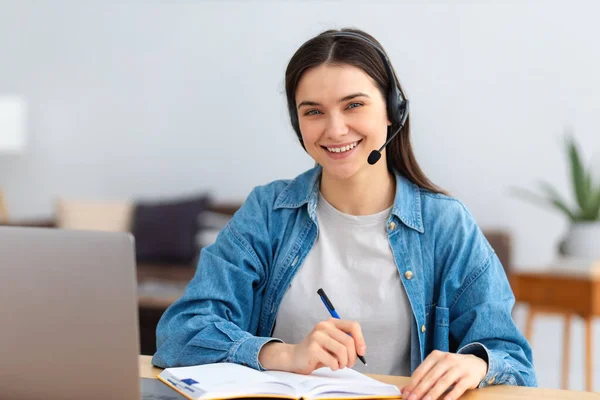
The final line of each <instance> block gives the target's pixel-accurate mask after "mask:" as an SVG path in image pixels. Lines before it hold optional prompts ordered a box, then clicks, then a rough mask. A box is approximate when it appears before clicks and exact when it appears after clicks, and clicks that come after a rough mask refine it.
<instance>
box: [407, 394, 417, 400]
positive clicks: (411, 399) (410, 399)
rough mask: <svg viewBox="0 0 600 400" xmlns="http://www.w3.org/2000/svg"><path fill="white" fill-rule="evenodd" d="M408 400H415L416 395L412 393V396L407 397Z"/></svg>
mask: <svg viewBox="0 0 600 400" xmlns="http://www.w3.org/2000/svg"><path fill="white" fill-rule="evenodd" d="M408 400H417V395H416V394H414V393H413V394H411V395H410V396H409V397H408Z"/></svg>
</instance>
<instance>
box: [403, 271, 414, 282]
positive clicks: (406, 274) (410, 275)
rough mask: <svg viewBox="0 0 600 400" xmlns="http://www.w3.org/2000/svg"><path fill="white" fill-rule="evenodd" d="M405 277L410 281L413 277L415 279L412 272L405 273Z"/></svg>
mask: <svg viewBox="0 0 600 400" xmlns="http://www.w3.org/2000/svg"><path fill="white" fill-rule="evenodd" d="M404 277H405V278H406V279H408V280H409V281H410V280H411V279H412V277H413V273H412V271H406V272H405V273H404Z"/></svg>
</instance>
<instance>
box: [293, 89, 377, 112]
mask: <svg viewBox="0 0 600 400" xmlns="http://www.w3.org/2000/svg"><path fill="white" fill-rule="evenodd" d="M356 97H367V98H370V97H369V95H368V94H366V93H361V92H357V93H352V94H349V95H348V96H344V97H342V98H341V99H339V100H338V103H343V102H344V101H348V100H352V99H354V98H356ZM320 105H321V104H319V103H317V102H316V101H308V100H305V101H303V102H301V103H300V104H298V107H297V108H300V107H303V106H320Z"/></svg>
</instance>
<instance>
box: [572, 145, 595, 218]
mask: <svg viewBox="0 0 600 400" xmlns="http://www.w3.org/2000/svg"><path fill="white" fill-rule="evenodd" d="M567 147H568V152H569V159H570V162H571V178H572V181H573V191H574V192H575V198H576V199H577V204H579V207H580V208H581V210H582V212H584V211H585V210H586V208H587V203H588V201H589V196H590V192H589V190H590V187H591V177H590V176H589V175H588V174H586V172H585V168H584V167H583V164H582V163H581V158H580V157H579V151H578V150H577V146H576V145H575V141H574V140H573V139H572V138H571V137H569V138H567Z"/></svg>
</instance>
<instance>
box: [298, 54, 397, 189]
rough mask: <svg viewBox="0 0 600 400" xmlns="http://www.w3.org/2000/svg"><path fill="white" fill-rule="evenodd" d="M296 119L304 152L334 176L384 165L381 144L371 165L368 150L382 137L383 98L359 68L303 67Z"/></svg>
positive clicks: (348, 175)
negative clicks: (380, 152)
mask: <svg viewBox="0 0 600 400" xmlns="http://www.w3.org/2000/svg"><path fill="white" fill-rule="evenodd" d="M296 104H297V112H298V122H299V124H300V132H301V134H302V140H303V142H304V146H305V148H306V151H307V152H308V154H309V155H310V156H311V157H312V158H313V159H314V160H315V161H316V162H317V163H319V164H320V165H321V166H322V167H323V173H326V174H329V175H331V177H334V178H337V179H347V178H351V177H352V176H354V175H355V174H357V172H360V171H363V170H364V171H369V172H375V170H379V169H381V166H383V167H384V169H385V170H386V171H387V169H386V167H385V166H386V159H385V150H384V151H382V159H381V160H380V161H379V162H378V163H377V164H376V165H375V166H370V165H369V164H367V158H368V157H369V154H370V153H371V151H373V150H376V149H379V148H380V147H381V146H382V145H383V144H384V143H385V140H386V135H387V127H388V125H389V124H390V123H389V121H388V118H387V110H386V103H385V99H384V98H383V96H382V94H381V92H380V91H379V89H378V87H377V86H376V84H375V81H373V79H371V77H370V76H369V75H367V74H366V73H365V72H364V71H363V70H362V69H360V68H357V67H354V66H350V65H341V66H340V65H329V64H321V65H320V66H318V67H314V68H311V69H309V70H307V71H306V72H305V73H304V74H303V75H302V78H301V79H300V81H299V82H298V86H297V88H296ZM376 167H379V168H376Z"/></svg>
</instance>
